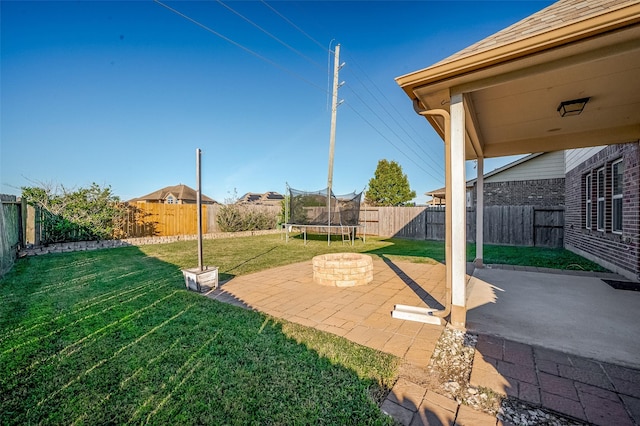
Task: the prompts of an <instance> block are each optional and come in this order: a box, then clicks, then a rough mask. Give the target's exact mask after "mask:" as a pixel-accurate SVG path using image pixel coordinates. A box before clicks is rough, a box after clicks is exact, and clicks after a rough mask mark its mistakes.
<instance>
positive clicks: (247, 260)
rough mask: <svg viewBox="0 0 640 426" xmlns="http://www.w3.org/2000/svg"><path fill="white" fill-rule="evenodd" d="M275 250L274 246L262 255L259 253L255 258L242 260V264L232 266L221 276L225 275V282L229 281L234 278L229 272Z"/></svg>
mask: <svg viewBox="0 0 640 426" xmlns="http://www.w3.org/2000/svg"><path fill="white" fill-rule="evenodd" d="M276 248H277V247H276V246H273V247H271V248H270V249H268V250H266V251H264V252H262V253H259V254H257V255H255V256H253V257H251V258H249V259H246V260H243V261H242V262H240V263H238V264H237V265H235V266H232V267H231V268H229V269H227V270H226V271H225V272H224V273H222V274H224V275H225V277H224V280H225V281H229V280H230V279H231V278H233V277H234V276H235V275H232V274H230V272H231V271H233V270H234V269H238V268H240V267H242V266H243V265H246V264H247V263H249V262H251V261H254V260H257V259H259V258H261V257H262V256H266V255H267V254H269V253H270V252H272V251H273V250H275V249H276ZM222 274H221V275H222Z"/></svg>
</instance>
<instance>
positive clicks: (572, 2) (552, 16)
mask: <svg viewBox="0 0 640 426" xmlns="http://www.w3.org/2000/svg"><path fill="white" fill-rule="evenodd" d="M637 3H638V0H560V1H558V2H556V3H554V4H552V5H550V6H548V7H546V8H545V9H542V10H541V11H539V12H537V13H534V14H533V15H530V16H528V17H527V18H525V19H523V20H521V21H519V22H517V23H515V24H513V25H511V26H510V27H507V28H505V29H503V30H502V31H499V32H497V33H495V34H493V35H491V36H489V37H487V38H485V39H484V40H481V41H479V42H477V43H475V44H472V45H471V46H469V47H467V48H465V49H463V50H461V51H459V52H457V53H455V54H453V55H451V56H449V57H448V58H445V59H443V60H442V61H440V62H438V63H436V64H434V65H433V67H435V66H438V65H442V64H446V63H449V62H454V61H456V60H459V59H461V58H465V57H468V56H473V55H475V54H478V53H481V52H485V51H488V50H491V49H495V48H497V47H500V46H505V45H508V44H510V43H515V42H517V41H520V40H524V39H526V38H530V37H533V36H536V35H540V34H543V33H545V32H549V31H552V30H556V29H558V28H561V27H564V26H567V25H571V24H575V23H577V22H580V21H584V20H587V19H590V18H593V17H595V16H598V15H603V14H605V13H609V12H612V11H614V10H617V9H622V8H624V7H627V6H630V5H633V4H637Z"/></svg>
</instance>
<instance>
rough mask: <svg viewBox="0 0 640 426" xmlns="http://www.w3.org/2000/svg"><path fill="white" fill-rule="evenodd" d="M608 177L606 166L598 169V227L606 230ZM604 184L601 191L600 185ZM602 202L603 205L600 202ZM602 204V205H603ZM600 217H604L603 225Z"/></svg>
mask: <svg viewBox="0 0 640 426" xmlns="http://www.w3.org/2000/svg"><path fill="white" fill-rule="evenodd" d="M600 172H602V180H601V179H600ZM606 181H607V179H606V171H605V168H604V167H601V168H599V169H598V170H596V229H597V230H598V231H602V232H604V230H605V226H606V220H605V219H606V207H607V205H606V194H607V185H606V184H607V182H606ZM601 184H602V193H601V191H600V185H601ZM600 202H602V205H601V204H600ZM601 206H602V207H601ZM600 219H602V226H600Z"/></svg>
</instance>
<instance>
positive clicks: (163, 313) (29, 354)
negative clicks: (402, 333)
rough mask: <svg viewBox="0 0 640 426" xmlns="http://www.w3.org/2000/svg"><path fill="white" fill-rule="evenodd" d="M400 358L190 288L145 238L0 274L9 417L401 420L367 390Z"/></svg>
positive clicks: (1, 350)
mask: <svg viewBox="0 0 640 426" xmlns="http://www.w3.org/2000/svg"><path fill="white" fill-rule="evenodd" d="M396 368H397V359H396V358H394V357H392V356H391V355H387V354H382V353H379V352H376V351H374V350H371V349H369V348H365V347H362V346H359V345H356V344H353V343H351V342H349V341H347V340H346V339H343V338H340V337H337V336H334V335H330V334H328V333H324V332H321V331H318V330H314V329H310V328H307V327H303V326H298V325H295V324H291V323H287V322H284V321H279V320H274V319H272V318H270V317H268V316H266V315H264V314H261V313H259V312H255V311H250V310H246V309H238V308H236V307H233V306H230V305H228V304H225V303H217V302H214V301H211V300H209V299H207V298H205V297H202V295H199V294H196V293H194V292H190V291H187V290H186V289H185V285H184V279H183V277H182V274H181V272H180V268H179V267H178V266H177V265H175V264H172V263H167V262H164V261H161V260H159V259H157V258H155V257H152V256H148V255H146V254H145V253H143V252H141V251H140V250H139V249H138V248H136V247H126V248H117V249H108V250H98V251H91V252H75V253H63V254H51V255H44V256H38V257H30V258H24V259H19V260H18V261H17V262H16V265H15V267H14V269H13V270H12V271H10V272H9V273H8V274H7V275H6V276H5V277H4V278H3V279H2V280H0V394H2V395H3V397H2V399H1V400H0V412H1V413H5V414H8V413H10V415H7V416H6V417H5V418H4V420H5V421H6V422H7V423H8V424H29V423H40V422H42V423H74V422H75V423H81V422H86V421H87V420H88V419H90V420H91V422H92V423H93V422H95V423H115V424H125V423H143V422H150V423H156V424H163V423H164V424H170V423H176V422H178V423H180V424H225V423H226V424H229V423H231V424H250V423H259V424H264V423H279V424H310V423H325V424H354V423H357V424H391V420H390V419H389V418H387V417H386V416H385V415H384V414H383V413H382V412H381V411H380V410H379V408H378V406H377V405H376V404H375V403H374V401H373V400H372V398H371V397H372V396H377V400H378V402H381V399H382V398H384V395H386V393H387V392H388V390H389V387H390V386H391V385H392V384H393V382H394V380H395V377H396V374H397V370H396ZM53 378H55V379H53ZM328 389H330V390H331V391H330V392H327V390H328Z"/></svg>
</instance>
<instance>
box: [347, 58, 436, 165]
mask: <svg viewBox="0 0 640 426" xmlns="http://www.w3.org/2000/svg"><path fill="white" fill-rule="evenodd" d="M354 64H355V65H356V66H357V67H358V68H359V69H360V71H361V72H362V73H363V74H364V76H365V77H366V78H367V80H368V81H369V82H370V85H367V84H365V83H364V82H363V81H362V80H361V79H360V78H359V77H358V75H357V74H356V73H353V76H354V77H355V78H356V80H357V81H358V82H359V83H360V85H361V86H362V87H364V89H365V90H366V91H367V92H368V93H369V95H371V97H372V99H373V100H374V101H375V102H376V103H377V104H378V105H379V106H380V107H381V108H382V110H383V111H384V112H385V113H386V114H387V115H388V116H389V118H391V120H393V122H394V123H395V124H396V125H397V126H398V127H399V128H400V129H402V131H403V132H404V133H405V134H406V135H407V136H408V137H409V139H411V140H412V141H413V142H414V143H415V145H416V146H417V147H418V148H420V150H421V151H422V152H423V153H424V154H425V155H426V158H427V159H428V160H429V161H430V162H431V163H432V164H433V165H434V166H435V168H436V169H438V170H440V171H442V172H443V173H444V167H443V166H442V165H441V164H438V163H437V162H436V161H435V160H434V159H433V158H432V154H430V153H428V152H427V151H425V149H424V148H423V144H421V143H419V142H418V141H417V140H416V139H415V138H414V137H413V136H412V135H410V134H409V132H408V131H407V129H406V127H407V126H408V127H411V128H413V127H412V126H411V124H410V123H409V122H408V121H407V119H406V118H405V117H404V115H402V114H400V112H399V111H398V110H397V108H396V107H395V106H394V105H393V104H392V103H391V101H389V99H388V98H387V97H386V96H385V95H384V93H383V92H382V91H381V90H380V88H379V87H378V86H377V85H376V84H375V82H374V81H373V80H371V78H369V76H368V75H367V74H366V72H365V71H364V70H363V69H362V67H360V65H359V64H358V63H357V61H355V60H354ZM369 86H373V87H375V88H376V90H377V91H378V92H379V93H380V95H382V97H383V98H384V99H385V100H386V101H387V102H386V105H391V106H392V107H393V109H394V110H395V112H396V113H397V115H398V116H400V117H401V118H402V119H403V120H404V122H405V123H406V125H407V126H403V125H401V124H400V123H399V122H398V121H397V120H396V119H395V117H394V116H393V115H392V114H391V113H390V112H389V110H388V109H387V108H386V106H385V104H384V103H382V102H381V101H380V100H379V99H378V98H377V97H376V96H375V95H374V94H373V93H372V92H371V90H369ZM363 103H364V101H363ZM378 118H380V117H378ZM387 127H388V126H387ZM414 130H415V129H414ZM396 136H398V135H397V134H396ZM398 138H399V139H400V137H399V136H398ZM405 145H406V146H407V147H408V148H409V149H411V150H412V151H413V152H414V153H415V154H417V153H416V152H415V150H413V148H411V147H410V146H409V145H408V144H406V143H405Z"/></svg>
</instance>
